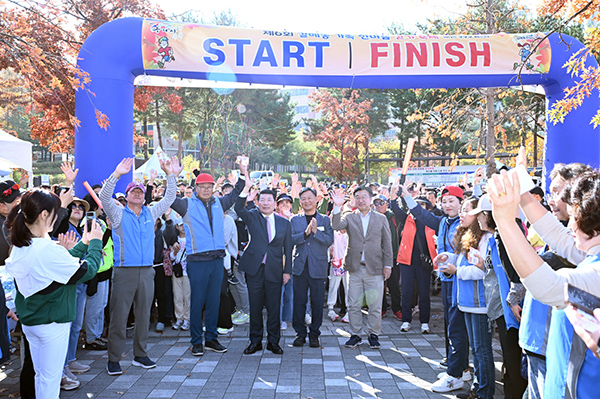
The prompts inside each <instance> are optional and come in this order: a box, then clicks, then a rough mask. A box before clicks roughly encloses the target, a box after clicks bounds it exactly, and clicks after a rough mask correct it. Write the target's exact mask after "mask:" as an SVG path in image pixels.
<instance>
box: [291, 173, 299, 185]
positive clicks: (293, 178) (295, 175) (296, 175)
mask: <svg viewBox="0 0 600 399" xmlns="http://www.w3.org/2000/svg"><path fill="white" fill-rule="evenodd" d="M297 181H298V173H296V172H294V173H292V185H293V184H295V183H296V182H297Z"/></svg>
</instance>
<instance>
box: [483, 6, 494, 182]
mask: <svg viewBox="0 0 600 399" xmlns="http://www.w3.org/2000/svg"><path fill="white" fill-rule="evenodd" d="M493 1H494V0H487V5H486V8H485V22H486V32H487V33H488V34H491V33H494V32H493V30H494V10H493V8H492V4H493ZM494 90H495V89H492V88H488V89H486V90H485V109H486V112H485V113H486V118H485V119H486V121H487V126H486V140H485V163H486V174H487V177H488V178H490V177H491V176H492V175H493V174H494V173H496V131H495V129H494V128H495V127H496V118H495V114H494V100H495V95H494Z"/></svg>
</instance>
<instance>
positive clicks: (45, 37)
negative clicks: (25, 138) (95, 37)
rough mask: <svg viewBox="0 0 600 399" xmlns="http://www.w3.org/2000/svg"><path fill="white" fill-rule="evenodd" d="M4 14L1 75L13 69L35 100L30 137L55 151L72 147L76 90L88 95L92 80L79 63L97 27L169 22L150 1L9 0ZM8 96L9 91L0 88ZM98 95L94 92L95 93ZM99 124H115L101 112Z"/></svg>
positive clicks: (0, 31)
mask: <svg viewBox="0 0 600 399" xmlns="http://www.w3.org/2000/svg"><path fill="white" fill-rule="evenodd" d="M5 3H7V4H8V6H7V7H4V9H3V10H2V12H1V13H0V71H3V70H6V69H9V68H10V69H12V70H13V71H14V72H15V73H17V74H18V75H19V77H20V79H22V81H23V87H24V88H25V89H26V90H27V92H28V95H29V96H30V98H31V103H30V105H29V106H28V107H27V108H25V112H26V113H27V114H28V115H29V117H30V119H29V121H30V128H31V135H32V137H33V138H37V139H39V141H40V143H41V144H42V145H44V146H49V147H50V149H51V151H53V152H58V151H66V150H68V149H69V148H71V147H72V145H73V131H74V129H75V128H76V127H77V126H78V124H79V121H77V119H76V118H75V116H74V114H75V100H74V97H75V96H74V92H75V90H86V87H87V86H88V84H89V76H88V74H87V73H86V72H85V71H81V70H79V69H77V67H76V65H75V61H76V59H77V53H78V52H79V49H80V48H81V45H82V43H83V41H84V40H85V39H86V38H87V36H89V35H90V34H91V32H92V31H94V30H95V29H96V28H97V27H99V26H100V25H102V24H103V23H105V22H108V21H110V20H112V19H116V18H119V17H122V16H125V15H139V16H143V17H154V18H164V16H163V14H162V11H161V10H160V9H158V8H156V7H153V6H151V5H150V3H149V2H148V1H147V0H129V1H121V0H49V1H44V2H31V1H27V0H7V1H6V2H5ZM0 90H2V94H1V95H0V97H5V96H6V93H7V91H5V88H4V87H3V86H2V87H0ZM90 95H93V93H90ZM96 115H97V121H98V123H99V124H100V126H103V127H104V128H107V127H108V125H109V123H110V121H108V119H107V118H106V116H105V115H104V114H103V113H102V110H97V112H96Z"/></svg>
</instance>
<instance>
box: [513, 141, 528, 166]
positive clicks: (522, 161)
mask: <svg viewBox="0 0 600 399" xmlns="http://www.w3.org/2000/svg"><path fill="white" fill-rule="evenodd" d="M519 165H523V166H525V170H527V152H526V151H525V147H523V146H521V148H519V153H518V154H517V160H516V165H515V167H517V166H519Z"/></svg>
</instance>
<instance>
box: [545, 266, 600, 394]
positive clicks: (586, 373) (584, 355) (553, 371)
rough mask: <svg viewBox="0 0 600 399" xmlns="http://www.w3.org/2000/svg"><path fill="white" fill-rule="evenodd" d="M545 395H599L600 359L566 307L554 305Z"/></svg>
mask: <svg viewBox="0 0 600 399" xmlns="http://www.w3.org/2000/svg"><path fill="white" fill-rule="evenodd" d="M595 262H600V256H599V255H595V256H588V257H587V258H585V260H584V261H583V262H581V263H580V264H579V266H578V268H579V267H581V266H584V265H586V264H589V263H595ZM546 354H547V359H551V361H548V362H546V385H545V387H544V398H545V399H559V398H560V399H562V398H565V399H576V398H577V399H588V398H597V397H598V396H599V394H598V381H600V360H598V359H597V358H596V357H595V356H594V354H593V353H592V351H591V350H589V349H588V348H587V346H586V345H585V343H584V342H583V340H582V339H581V338H579V335H577V334H575V330H574V329H573V325H572V324H571V322H570V321H569V319H567V316H566V315H565V311H564V310H562V309H554V310H553V311H552V321H551V322H550V334H549V336H548V348H547V350H546Z"/></svg>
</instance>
